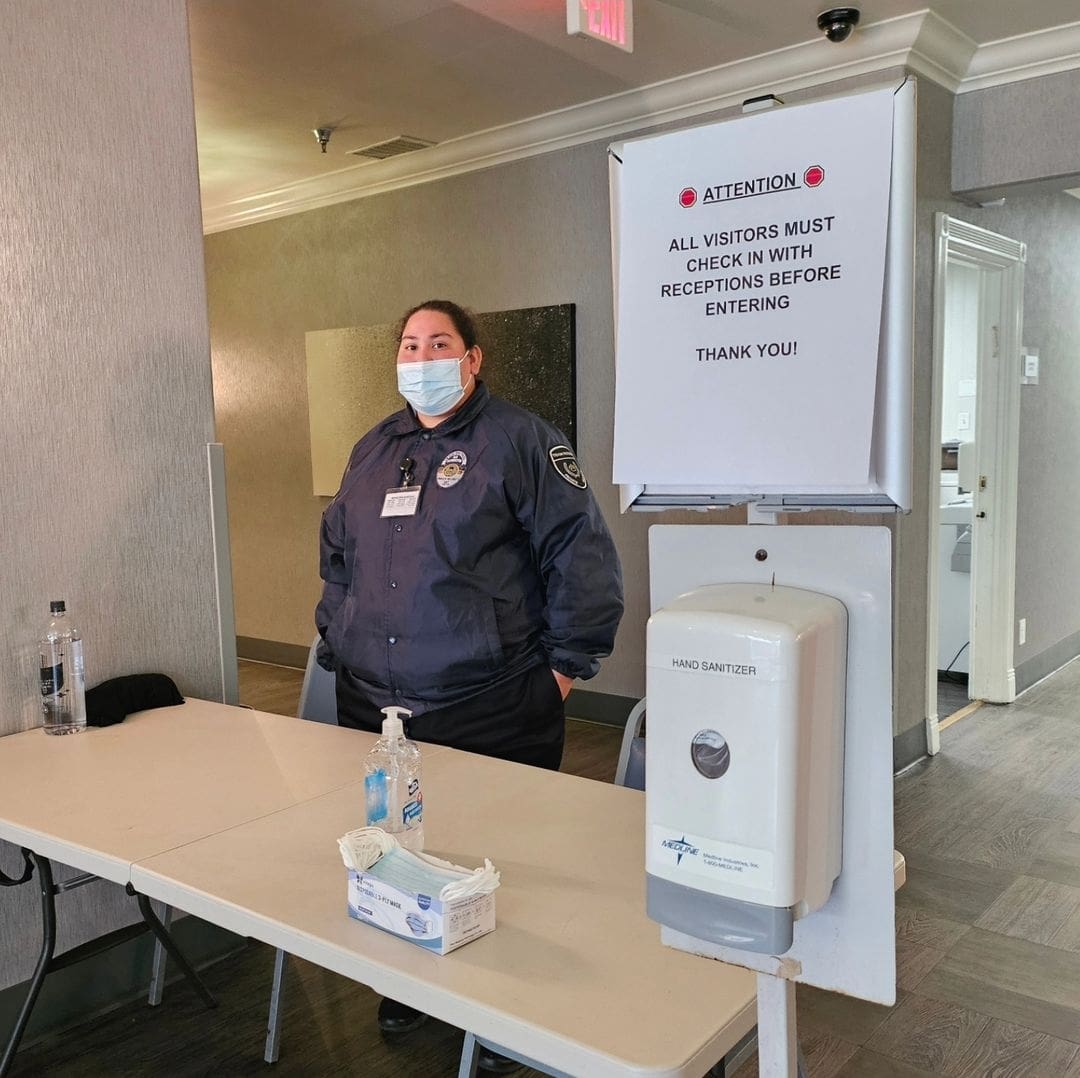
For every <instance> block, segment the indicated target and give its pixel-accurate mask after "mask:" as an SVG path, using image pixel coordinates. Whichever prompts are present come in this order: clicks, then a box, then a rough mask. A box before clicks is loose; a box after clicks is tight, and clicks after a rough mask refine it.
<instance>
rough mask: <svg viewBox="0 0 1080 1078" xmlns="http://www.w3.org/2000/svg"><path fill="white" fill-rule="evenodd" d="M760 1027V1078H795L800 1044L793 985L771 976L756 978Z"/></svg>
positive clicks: (765, 975) (764, 974)
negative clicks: (796, 1031)
mask: <svg viewBox="0 0 1080 1078" xmlns="http://www.w3.org/2000/svg"><path fill="white" fill-rule="evenodd" d="M757 1023H758V1074H759V1076H760V1078H796V1075H797V1074H798V1072H799V1063H798V1057H799V1043H798V1040H797V1038H796V1034H795V982H794V981H789V980H786V979H785V978H783V977H774V976H772V974H769V973H759V974H758V975H757Z"/></svg>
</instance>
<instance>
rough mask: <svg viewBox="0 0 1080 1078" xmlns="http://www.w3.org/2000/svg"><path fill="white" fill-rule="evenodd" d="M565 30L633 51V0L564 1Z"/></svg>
mask: <svg viewBox="0 0 1080 1078" xmlns="http://www.w3.org/2000/svg"><path fill="white" fill-rule="evenodd" d="M566 32H567V33H568V34H577V35H579V36H580V37H594V38H596V40H597V41H606V42H607V43H608V44H609V45H614V46H615V47H616V48H619V49H623V50H624V51H626V52H633V51H634V0H566Z"/></svg>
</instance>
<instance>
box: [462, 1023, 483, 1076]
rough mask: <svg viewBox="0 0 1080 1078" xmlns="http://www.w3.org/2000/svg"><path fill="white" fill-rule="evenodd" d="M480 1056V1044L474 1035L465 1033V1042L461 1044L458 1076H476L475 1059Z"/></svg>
mask: <svg viewBox="0 0 1080 1078" xmlns="http://www.w3.org/2000/svg"><path fill="white" fill-rule="evenodd" d="M479 1058H480V1045H478V1044H477V1043H476V1036H475V1035H474V1034H472V1033H468V1032H467V1033H466V1034H465V1043H464V1044H462V1046H461V1063H460V1065H459V1066H458V1078H476V1061H477V1060H478V1059H479Z"/></svg>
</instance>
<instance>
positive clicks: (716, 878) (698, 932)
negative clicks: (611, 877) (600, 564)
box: [645, 584, 847, 954]
mask: <svg viewBox="0 0 1080 1078" xmlns="http://www.w3.org/2000/svg"><path fill="white" fill-rule="evenodd" d="M846 656H847V611H846V610H845V608H844V605H843V604H842V603H841V602H840V601H839V600H837V599H835V598H832V597H831V596H827V595H820V594H817V593H816V592H811V591H805V590H802V589H799V588H788V587H776V586H769V585H767V584H716V585H710V586H708V587H703V588H699V589H697V590H696V591H692V592H689V593H687V594H686V595H681V596H680V597H679V598H677V599H675V600H674V601H673V602H671V603H670V604H669V605H668V606H666V607H664V608H663V609H661V610H658V611H657V612H656V613H655V614H653V616H652V618H650V620H649V626H648V640H647V658H646V662H647V687H646V695H647V699H648V712H647V724H648V725H647V736H646V740H645V745H646V772H647V775H648V781H647V783H646V793H645V799H646V823H647V826H646V835H647V837H646V843H647V846H646V859H645V867H646V873H647V906H648V914H649V916H650V917H651V918H652V919H653V920H655V921H659V922H660V923H661V924H665V925H668V926H670V927H671V928H674V929H677V930H678V931H680V932H685V933H687V934H688V935H691V936H694V937H697V938H698V939H705V940H711V941H713V942H714V943H719V944H723V945H726V946H729V947H737V948H742V949H744V950H750V951H758V952H762V953H765V954H783V953H784V952H785V951H787V950H788V948H789V947H790V946H791V943H792V938H793V931H794V928H793V926H794V922H795V920H796V919H798V918H799V917H801V916H803V915H805V914H806V913H809V912H811V911H813V910H816V909H818V908H820V907H821V906H822V905H824V903H825V901H826V900H827V899H828V897H829V894H830V892H831V890H832V886H833V883H834V881H835V880H836V877H837V876H838V875H839V874H840V859H841V837H842V823H843V755H844V690H845V683H846V666H847V663H846Z"/></svg>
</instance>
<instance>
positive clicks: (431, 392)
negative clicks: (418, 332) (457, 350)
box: [397, 351, 471, 415]
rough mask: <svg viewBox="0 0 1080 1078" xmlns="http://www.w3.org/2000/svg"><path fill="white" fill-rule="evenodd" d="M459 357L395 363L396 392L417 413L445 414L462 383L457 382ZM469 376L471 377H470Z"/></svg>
mask: <svg viewBox="0 0 1080 1078" xmlns="http://www.w3.org/2000/svg"><path fill="white" fill-rule="evenodd" d="M468 355H469V353H468V351H466V352H465V355H463V356H462V357H461V358H460V359H428V360H418V361H416V362H413V363H399V364H398V365H397V383H398V392H399V393H400V394H401V395H402V396H403V397H404V398H405V399H406V400H407V401H408V402H409V403H410V404H411V405H412V406H413V408H415V409H416V411H417V412H419V413H420V414H421V415H445V413H447V412H449V411H450V410H451V409H452V408H455V407H456V406H457V405H458V404H460V403H461V399H462V397H464V396H465V389H466V388H467V386H468V382H466V383H465V385H462V384H461V374H460V368H461V364H462V363H464V362H465V360H466V359H467V358H468ZM470 378H471V376H470Z"/></svg>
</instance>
